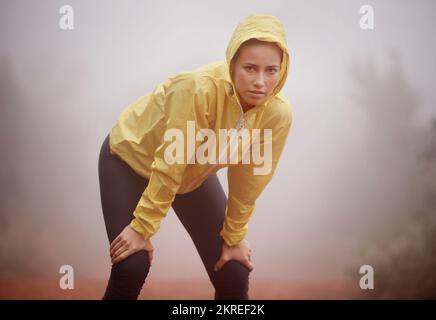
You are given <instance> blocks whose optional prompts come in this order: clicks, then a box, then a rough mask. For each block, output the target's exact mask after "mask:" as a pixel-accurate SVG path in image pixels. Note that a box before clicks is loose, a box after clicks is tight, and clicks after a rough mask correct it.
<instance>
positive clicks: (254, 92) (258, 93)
mask: <svg viewBox="0 0 436 320" xmlns="http://www.w3.org/2000/svg"><path fill="white" fill-rule="evenodd" d="M248 93H249V94H250V95H251V96H253V97H256V98H261V97H263V96H264V95H265V93H263V92H260V91H248Z"/></svg>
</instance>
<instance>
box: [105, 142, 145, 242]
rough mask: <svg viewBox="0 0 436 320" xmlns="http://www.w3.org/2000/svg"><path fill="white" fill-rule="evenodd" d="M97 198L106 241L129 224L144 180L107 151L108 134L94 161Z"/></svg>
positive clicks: (111, 239) (110, 240)
mask: <svg viewBox="0 0 436 320" xmlns="http://www.w3.org/2000/svg"><path fill="white" fill-rule="evenodd" d="M98 175H99V182H100V197H101V205H102V209H103V216H104V221H105V225H106V231H107V235H108V239H109V242H110V243H111V242H112V241H113V240H114V239H115V238H116V237H117V236H118V235H119V234H120V233H121V231H122V230H123V229H124V228H125V227H126V226H127V225H129V224H130V222H131V221H132V219H133V211H134V210H135V208H136V206H137V204H138V201H139V199H140V198H141V195H142V193H143V192H144V190H145V188H146V187H147V185H148V180H147V179H145V178H143V177H141V176H139V175H138V174H136V172H134V171H133V170H132V169H131V168H130V167H129V166H128V165H127V163H125V162H124V161H123V160H121V159H120V158H119V157H118V156H116V155H112V154H110V152H109V135H108V136H107V137H106V139H105V140H104V142H103V145H102V147H101V151H100V156H99V161H98Z"/></svg>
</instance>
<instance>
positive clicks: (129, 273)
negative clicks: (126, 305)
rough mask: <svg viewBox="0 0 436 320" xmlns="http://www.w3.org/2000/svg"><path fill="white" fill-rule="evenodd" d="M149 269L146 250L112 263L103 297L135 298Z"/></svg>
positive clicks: (110, 298)
mask: <svg viewBox="0 0 436 320" xmlns="http://www.w3.org/2000/svg"><path fill="white" fill-rule="evenodd" d="M149 270H150V261H149V257H148V253H147V251H144V250H141V251H138V252H136V253H134V254H132V255H130V256H129V257H127V258H126V259H124V260H123V261H121V262H118V263H116V264H114V265H112V270H111V276H110V279H109V283H108V287H107V289H106V293H105V296H104V297H103V299H108V300H112V299H117V300H118V299H137V298H138V295H139V293H140V291H141V289H142V286H143V285H144V281H145V279H146V277H147V275H148V272H149Z"/></svg>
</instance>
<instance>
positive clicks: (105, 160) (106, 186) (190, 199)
mask: <svg viewBox="0 0 436 320" xmlns="http://www.w3.org/2000/svg"><path fill="white" fill-rule="evenodd" d="M98 174H99V180H100V195H101V203H102V209H103V216H104V221H105V225H106V231H107V235H108V238H109V243H112V241H113V240H114V239H115V238H116V237H117V236H118V235H119V234H120V233H121V231H122V230H123V229H124V228H125V227H126V226H127V225H129V224H130V222H131V221H132V219H133V211H134V210H135V207H136V205H137V203H138V201H139V199H140V197H141V195H142V193H143V192H144V190H145V188H146V187H147V185H148V180H147V179H145V178H144V177H141V176H139V175H138V174H136V173H135V172H134V171H133V170H132V169H131V168H130V167H129V166H128V165H127V163H125V162H124V161H122V160H121V159H120V158H119V157H118V156H116V155H112V154H110V153H109V135H108V136H107V137H106V139H105V140H104V142H103V145H102V148H101V151H100V157H99V161H98ZM226 203H227V198H226V195H225V193H224V191H223V189H222V187H221V184H220V182H219V180H218V177H217V176H216V174H213V175H211V176H210V177H209V178H208V179H207V180H206V181H205V182H203V184H202V185H201V186H200V187H199V188H197V189H196V190H194V191H192V192H189V193H185V194H178V195H176V197H175V200H174V202H173V203H172V207H173V209H174V211H175V213H176V215H177V217H178V218H179V220H180V221H181V222H182V224H183V226H184V227H185V229H186V230H187V231H188V233H189V235H190V236H191V238H192V240H193V241H194V244H195V247H196V248H197V251H198V253H199V254H200V257H201V260H202V261H203V264H204V266H205V267H206V271H207V273H208V275H209V278H210V280H211V282H212V284H213V286H214V288H215V299H216V300H220V299H232V300H236V299H238V300H247V299H248V276H249V270H248V269H247V268H246V267H245V266H243V265H242V264H241V263H239V262H237V261H234V260H231V261H229V262H227V263H226V264H225V265H224V266H223V267H222V268H221V269H220V270H219V271H218V272H215V271H214V270H213V267H214V265H215V263H216V262H217V261H218V259H219V258H220V256H221V248H222V244H223V240H222V238H221V236H220V234H219V233H220V230H221V228H222V225H223V222H224V213H225V208H226ZM149 270H150V263H149V258H148V254H147V252H146V251H144V250H141V251H138V252H136V253H134V254H132V255H131V256H129V257H127V258H126V259H124V260H123V261H121V262H119V263H116V264H113V265H112V269H111V274H110V278H109V282H108V285H107V288H106V292H105V294H104V297H103V299H105V300H106V299H137V298H138V295H139V293H140V291H141V289H142V286H143V284H144V281H145V278H146V277H147V275H148V272H149Z"/></svg>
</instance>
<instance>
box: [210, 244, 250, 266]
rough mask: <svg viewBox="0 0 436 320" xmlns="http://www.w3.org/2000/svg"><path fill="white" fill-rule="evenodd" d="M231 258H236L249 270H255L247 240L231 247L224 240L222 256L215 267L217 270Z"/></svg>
mask: <svg viewBox="0 0 436 320" xmlns="http://www.w3.org/2000/svg"><path fill="white" fill-rule="evenodd" d="M230 260H236V261H238V262H240V263H242V264H243V265H244V266H245V267H247V269H248V270H250V271H253V269H254V266H253V263H252V262H251V249H250V244H249V243H248V241H247V240H245V239H244V240H242V241H241V242H240V243H238V244H237V245H235V246H231V247H229V246H228V245H227V244H226V243H225V242H224V243H223V248H222V252H221V258H220V259H219V260H218V261H217V263H216V264H215V267H214V270H215V272H216V271H218V270H219V269H221V268H222V267H223V266H224V265H225V264H226V263H227V262H228V261H230Z"/></svg>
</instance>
